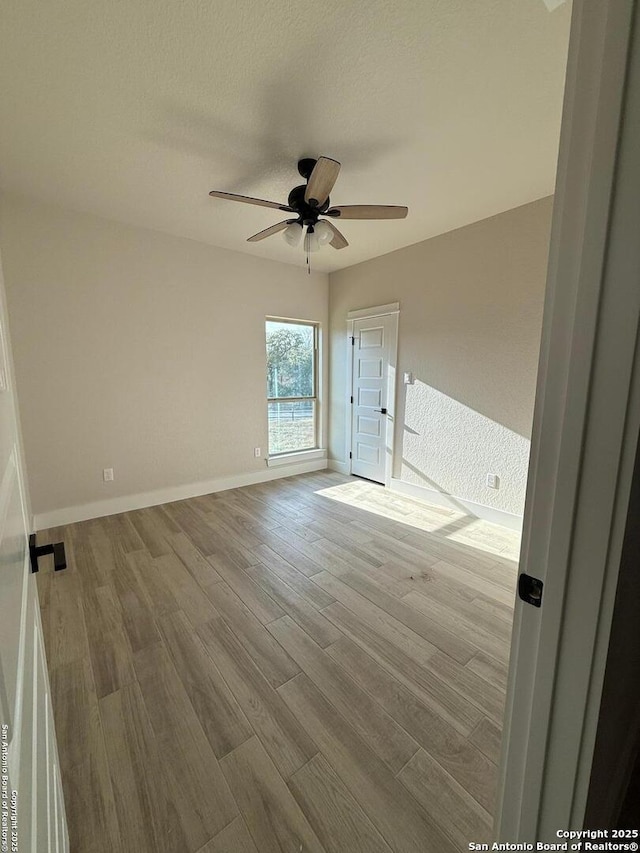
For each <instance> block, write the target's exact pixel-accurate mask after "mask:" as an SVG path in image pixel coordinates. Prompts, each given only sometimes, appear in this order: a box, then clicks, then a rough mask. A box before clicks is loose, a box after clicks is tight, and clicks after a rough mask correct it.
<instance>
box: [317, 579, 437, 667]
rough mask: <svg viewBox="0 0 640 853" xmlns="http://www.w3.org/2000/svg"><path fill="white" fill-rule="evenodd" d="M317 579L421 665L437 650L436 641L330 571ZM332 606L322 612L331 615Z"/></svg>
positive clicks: (376, 630) (320, 584) (345, 604)
mask: <svg viewBox="0 0 640 853" xmlns="http://www.w3.org/2000/svg"><path fill="white" fill-rule="evenodd" d="M314 583H317V584H318V585H319V586H321V587H322V588H323V589H324V590H326V591H327V592H330V593H331V594H332V595H333V596H335V598H336V599H337V600H338V601H339V603H340V604H342V605H344V607H346V608H348V609H349V610H350V611H351V612H352V613H354V614H355V615H356V616H358V617H359V618H360V619H362V620H365V621H366V623H367V625H368V626H370V628H371V629H372V630H374V631H375V632H377V633H378V634H379V636H380V637H382V638H384V640H385V641H386V642H387V643H389V644H390V645H393V646H397V647H398V648H399V649H401V650H402V651H403V652H404V653H405V654H406V655H407V656H409V657H410V658H412V659H413V660H414V661H415V662H416V663H417V664H419V665H420V666H422V665H423V664H424V662H425V661H426V660H428V659H429V657H431V655H433V654H436V652H437V651H438V649H437V647H436V646H434V645H433V643H430V642H429V641H428V640H425V639H424V637H421V636H420V635H419V634H416V633H415V631H413V630H412V629H411V628H407V626H406V625H405V624H404V623H403V622H401V621H400V620H399V619H396V618H395V616H391V615H389V614H388V613H387V612H386V611H385V610H384V609H383V608H381V607H378V605H377V604H373V603H372V602H371V601H369V599H368V598H365V597H364V596H363V595H360V593H359V592H356V591H355V590H354V589H352V587H350V586H349V585H348V584H345V583H344V582H343V581H342V580H340V579H338V578H337V577H334V576H333V575H332V574H330V573H329V572H324V573H323V574H321V575H317V576H316V578H315V580H314ZM332 606H333V605H332ZM332 606H331V607H332ZM331 607H329V608H325V609H324V610H323V611H322V612H323V613H324V614H325V615H328V613H329V611H330V610H331ZM329 618H331V617H329ZM332 621H333V620H332Z"/></svg>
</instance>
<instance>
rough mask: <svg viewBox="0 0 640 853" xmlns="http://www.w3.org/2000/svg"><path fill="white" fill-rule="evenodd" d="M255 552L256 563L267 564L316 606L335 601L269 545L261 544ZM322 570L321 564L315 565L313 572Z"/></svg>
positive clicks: (319, 606) (325, 605) (326, 604)
mask: <svg viewBox="0 0 640 853" xmlns="http://www.w3.org/2000/svg"><path fill="white" fill-rule="evenodd" d="M254 553H255V555H256V558H257V559H256V565H264V566H266V567H267V568H268V569H269V570H270V571H271V572H273V573H274V574H276V575H277V576H278V577H279V578H280V579H281V580H283V581H284V582H285V583H286V584H288V586H290V587H291V589H293V590H295V592H297V593H298V595H300V596H301V597H302V598H304V599H305V600H306V601H308V602H309V604H312V605H313V606H314V607H317V608H322V607H327V606H328V605H329V604H333V602H334V601H335V598H334V597H333V596H332V595H329V594H328V593H327V592H325V591H324V590H323V589H320V588H319V587H318V585H317V584H315V583H313V581H310V580H309V579H308V577H307V575H306V573H305V572H303V571H301V570H300V569H298V568H297V567H295V566H294V565H293V564H292V563H290V562H289V561H287V560H286V559H285V558H284V557H282V556H281V555H280V554H278V553H276V551H274V550H273V549H272V548H270V547H269V546H267V545H261V546H260V547H259V548H256V549H255V550H254ZM254 568H255V567H254ZM320 571H322V570H321V569H320V566H315V567H314V571H313V572H312V574H317V573H318V572H320Z"/></svg>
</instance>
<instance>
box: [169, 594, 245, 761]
mask: <svg viewBox="0 0 640 853" xmlns="http://www.w3.org/2000/svg"><path fill="white" fill-rule="evenodd" d="M160 630H161V631H162V636H163V638H164V641H165V644H166V647H167V650H168V652H169V655H170V656H171V658H172V660H173V663H174V665H175V667H176V670H177V671H178V674H179V676H180V679H181V681H182V683H183V685H184V688H185V690H186V692H187V695H188V696H189V699H190V701H191V704H192V706H193V709H194V711H195V713H196V715H197V717H198V719H199V720H200V724H201V725H202V728H203V729H204V733H205V735H206V736H207V739H208V741H209V743H210V744H211V747H212V749H213V751H214V753H215V755H216V757H217V758H222V757H223V756H224V755H226V754H227V753H228V752H231V750H232V749H235V748H236V747H237V746H240V744H241V743H244V742H245V741H246V740H248V739H249V738H250V737H252V735H253V729H252V727H251V725H250V723H249V721H248V720H247V718H246V716H245V714H244V712H243V711H242V709H241V708H240V705H239V704H238V702H237V700H236V699H235V697H234V695H233V693H232V692H231V690H230V689H229V686H228V685H227V682H226V681H225V680H224V678H223V677H222V673H221V672H220V670H219V669H218V666H217V665H216V664H215V663H214V660H213V658H212V656H211V655H209V654H208V653H207V651H206V650H205V647H204V645H203V643H202V640H201V639H200V637H199V636H198V635H197V634H196V633H195V632H194V630H193V627H192V625H191V623H190V622H189V621H188V619H187V618H186V616H185V615H184V613H182V612H181V611H177V612H176V613H169V614H167V615H166V616H165V617H164V618H163V619H162V621H161V623H160Z"/></svg>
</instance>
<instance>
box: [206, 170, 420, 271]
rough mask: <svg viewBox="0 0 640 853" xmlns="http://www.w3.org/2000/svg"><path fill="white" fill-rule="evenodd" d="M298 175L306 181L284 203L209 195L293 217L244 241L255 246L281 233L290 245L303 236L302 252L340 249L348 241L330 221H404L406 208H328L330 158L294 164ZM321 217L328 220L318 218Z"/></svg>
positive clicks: (331, 173) (334, 176)
mask: <svg viewBox="0 0 640 853" xmlns="http://www.w3.org/2000/svg"><path fill="white" fill-rule="evenodd" d="M298 172H299V173H300V174H301V175H302V177H303V178H304V179H305V180H306V182H307V183H306V184H301V185H300V186H299V187H294V188H293V189H292V190H291V192H290V193H289V198H288V199H287V204H278V202H276V201H264V200H263V199H261V198H250V197H249V196H246V195H235V194H234V193H225V192H219V191H218V190H211V192H210V193H209V195H210V196H213V197H214V198H226V199H229V201H242V202H244V203H245V204H257V205H260V206H261V207H272V208H274V209H275V210H284V211H286V212H287V213H293V214H295V217H292V218H290V219H284V220H283V221H282V222H278V223H277V225H271V226H270V227H269V228H265V229H264V231H259V232H258V233H257V234H254V235H253V236H252V237H249V239H248V240H247V242H248V243H257V242H258V241H259V240H264V239H265V237H271V235H272V234H278V233H279V232H280V231H283V232H284V234H283V236H284V239H285V240H286V241H287V243H288V244H289V245H290V246H297V245H298V244H299V242H300V240H301V238H302V235H303V234H304V249H305V251H306V252H307V254H308V253H309V252H315V251H317V250H318V249H319V248H321V247H322V246H325V245H326V244H327V243H328V244H329V245H330V246H333V248H334V249H344V248H345V246H348V245H349V244H348V242H347V240H346V238H345V237H344V235H343V234H341V233H340V231H338V229H337V228H336V226H335V225H334V224H333V222H332V220H335V219H404V218H405V216H406V215H407V213H408V212H409V210H408V208H406V207H399V206H397V205H384V204H376V205H373V204H350V205H349V204H348V205H341V206H340V207H331V204H330V201H329V193H330V192H331V191H332V189H333V187H334V184H335V182H336V180H337V178H338V175H339V173H340V163H338V161H337V160H332V159H331V158H330V157H319V158H318V159H317V160H314V159H313V158H311V157H305V158H304V159H302V160H299V161H298ZM321 216H326V217H329V218H328V219H320V217H321Z"/></svg>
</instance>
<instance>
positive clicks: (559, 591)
mask: <svg viewBox="0 0 640 853" xmlns="http://www.w3.org/2000/svg"><path fill="white" fill-rule="evenodd" d="M637 6H638V4H637V2H635V0H580V2H578V3H574V5H573V12H572V24H571V41H570V46H569V61H568V68H567V85H566V90H565V103H564V111H563V118H562V131H561V138H560V154H559V159H558V179H557V185H556V194H555V201H554V213H553V223H552V227H551V247H550V255H549V269H548V276H547V296H546V304H545V313H544V321H543V330H542V346H541V353H540V366H539V373H538V391H537V395H536V410H535V414H534V428H533V434H532V438H531V462H530V473H529V483H528V487H527V500H526V505H525V513H524V527H523V541H522V551H521V560H520V569H521V571H522V572H524V573H527V574H529V575H533V576H535V577H537V578H539V579H541V580H542V581H543V582H544V593H543V597H542V602H541V604H542V606H541V607H532V606H531V605H530V604H525V603H523V602H521V601H517V602H516V611H515V621H514V629H513V639H512V646H511V661H510V673H509V682H508V689H507V708H506V715H505V725H504V729H503V755H502V762H501V771H500V784H499V790H498V809H497V814H496V825H495V828H496V835H497V837H498V839H499V840H500V841H505V842H506V841H508V842H530V843H531V842H536V841H540V842H552V841H553V842H557V841H558V831H566V830H573V829H582V828H583V826H584V818H585V808H586V803H587V796H588V792H589V784H590V776H591V769H592V761H593V750H594V744H595V738H596V732H597V725H598V717H599V713H600V699H601V695H602V684H603V679H604V673H605V665H606V660H607V649H608V645H609V637H610V629H611V621H612V613H613V606H614V602H615V592H616V584H617V579H618V570H619V566H620V556H621V553H622V545H623V540H624V532H625V528H626V525H627V513H628V507H629V495H630V490H631V483H632V478H633V469H634V461H635V454H636V447H637V443H638V435H639V433H640V350H639V349H638V340H639V339H640V337H639V333H640V289H639V288H638V280H639V279H640V244H639V243H638V233H639V232H640V204H639V203H638V199H639V198H640V192H639V188H640V159H639V158H638V151H639V150H640V17H639V16H638V14H637V11H638V9H637ZM630 742H631V741H630ZM611 825H613V826H615V825H616V824H610V826H611ZM623 828H627V827H623ZM629 828H632V827H629ZM633 828H635V827H633Z"/></svg>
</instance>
